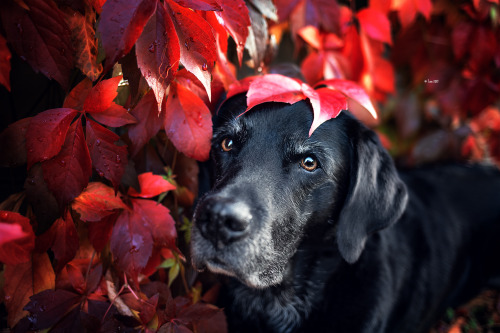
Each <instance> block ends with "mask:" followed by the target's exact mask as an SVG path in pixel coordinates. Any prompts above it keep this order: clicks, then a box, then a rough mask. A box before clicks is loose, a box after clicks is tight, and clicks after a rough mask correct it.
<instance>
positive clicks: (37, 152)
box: [26, 108, 78, 169]
mask: <svg viewBox="0 0 500 333" xmlns="http://www.w3.org/2000/svg"><path fill="white" fill-rule="evenodd" d="M77 114H78V112H77V111H76V110H73V109H69V108H61V109H51V110H47V111H44V112H41V113H39V114H37V115H36V116H34V117H33V118H31V122H30V124H29V126H28V130H27V132H26V149H27V151H28V153H27V157H28V169H29V168H31V166H32V165H33V164H35V163H37V162H42V161H46V160H48V159H50V158H52V157H54V156H56V155H57V154H58V153H59V152H60V151H61V147H62V146H63V143H64V142H65V139H66V134H67V132H68V129H69V127H70V124H71V122H72V121H73V118H75V116H76V115H77Z"/></svg>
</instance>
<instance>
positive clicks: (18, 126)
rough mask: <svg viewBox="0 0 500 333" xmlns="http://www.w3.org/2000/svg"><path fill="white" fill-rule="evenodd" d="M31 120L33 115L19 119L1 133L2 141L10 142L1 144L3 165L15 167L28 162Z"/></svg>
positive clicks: (0, 156)
mask: <svg viewBox="0 0 500 333" xmlns="http://www.w3.org/2000/svg"><path fill="white" fill-rule="evenodd" d="M30 122H31V117H29V118H24V119H21V120H18V121H16V122H15V123H13V124H10V125H9V127H7V128H6V129H5V130H4V131H3V132H2V133H0V142H8V143H9V144H4V145H0V165H1V166H4V167H13V166H20V165H23V164H25V163H26V132H27V131H28V127H29V124H30Z"/></svg>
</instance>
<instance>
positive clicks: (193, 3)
mask: <svg viewBox="0 0 500 333" xmlns="http://www.w3.org/2000/svg"><path fill="white" fill-rule="evenodd" d="M174 1H175V2H177V3H178V4H179V5H181V6H182V7H186V8H191V9H194V10H204V11H206V10H218V11H220V10H222V8H221V5H220V4H219V1H217V0H174ZM222 2H224V1H222Z"/></svg>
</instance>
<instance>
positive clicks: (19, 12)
mask: <svg viewBox="0 0 500 333" xmlns="http://www.w3.org/2000/svg"><path fill="white" fill-rule="evenodd" d="M24 2H25V4H26V5H27V6H28V7H29V10H25V9H23V8H21V7H20V6H18V5H17V4H15V3H14V2H12V1H7V2H5V1H4V2H3V3H2V7H0V9H1V10H0V15H1V18H2V23H3V26H4V29H5V32H6V34H7V39H8V40H9V42H10V43H11V45H12V48H13V49H14V50H15V51H16V53H17V54H18V55H19V56H20V57H21V58H22V59H24V60H26V61H27V62H28V63H29V64H30V65H31V67H33V69H34V70H35V71H36V72H42V73H43V74H44V75H45V76H47V77H48V78H50V79H55V80H56V81H57V82H59V84H60V85H61V86H63V87H64V88H68V79H69V75H70V72H71V69H72V68H73V50H72V47H71V40H70V32H69V28H68V26H67V25H66V22H65V21H64V15H63V13H62V12H61V11H60V10H59V8H58V7H57V6H56V4H55V3H54V2H53V1H46V0H24Z"/></svg>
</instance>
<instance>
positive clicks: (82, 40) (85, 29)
mask: <svg viewBox="0 0 500 333" xmlns="http://www.w3.org/2000/svg"><path fill="white" fill-rule="evenodd" d="M65 13H66V15H65V19H66V23H67V24H68V26H69V29H70V31H71V39H72V41H73V46H74V47H75V55H76V66H77V67H78V68H79V69H80V70H81V71H82V73H83V74H85V75H86V76H87V77H88V78H90V79H91V80H92V81H95V80H97V79H98V78H99V75H100V74H101V72H102V64H101V63H98V62H97V39H96V38H95V28H94V26H95V22H96V14H95V12H94V11H93V10H91V9H89V8H86V10H85V12H84V13H83V15H82V14H80V13H79V12H78V11H71V10H66V12H65Z"/></svg>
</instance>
